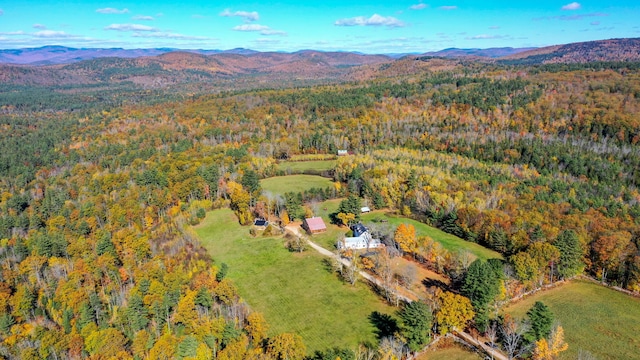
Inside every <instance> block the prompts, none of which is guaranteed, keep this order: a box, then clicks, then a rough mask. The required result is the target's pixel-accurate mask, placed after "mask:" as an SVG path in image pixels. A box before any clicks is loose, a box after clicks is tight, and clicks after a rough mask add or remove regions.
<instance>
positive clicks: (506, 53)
mask: <svg viewBox="0 0 640 360" xmlns="http://www.w3.org/2000/svg"><path fill="white" fill-rule="evenodd" d="M173 52H179V53H191V54H198V55H207V56H212V55H213V56H220V55H242V56H248V57H256V58H262V57H267V58H281V59H282V58H287V57H289V58H300V57H304V56H306V55H308V54H316V55H315V56H316V57H320V58H322V59H323V61H326V62H328V63H334V62H335V63H334V64H333V65H336V66H345V65H351V66H354V65H363V64H370V63H375V62H379V61H380V60H382V59H384V60H392V59H398V58H402V57H404V56H431V57H442V58H467V59H477V60H485V61H486V60H489V61H490V60H491V59H493V60H497V61H499V62H513V63H527V64H540V63H555V62H590V61H637V60H640V38H627V39H610V40H598V41H589V42H582V43H573V44H566V45H555V46H548V47H543V48H511V47H502V48H488V49H458V48H449V49H444V50H440V51H434V52H427V53H424V54H420V55H417V54H382V55H366V54H362V53H358V52H321V51H313V50H301V51H297V52H293V53H286V52H258V51H254V50H250V49H242V48H238V49H231V50H181V49H172V48H155V49H121V48H112V49H91V48H88V49H87V48H70V47H64V46H44V47H39V48H28V49H8V50H0V64H17V65H38V66H43V65H56V64H71V63H75V62H79V61H85V60H93V59H99V58H122V59H134V58H141V57H153V56H160V55H164V54H168V53H173ZM305 54H306V55H305ZM320 54H324V55H320ZM330 59H336V60H335V61H334V60H330ZM365 59H368V60H365ZM345 61H346V62H345ZM271 65H272V64H271Z"/></svg>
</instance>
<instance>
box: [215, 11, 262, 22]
mask: <svg viewBox="0 0 640 360" xmlns="http://www.w3.org/2000/svg"><path fill="white" fill-rule="evenodd" d="M220 16H224V17H231V16H238V17H241V18H244V20H245V21H247V22H251V21H257V20H260V15H259V14H258V12H257V11H235V12H231V10H229V9H225V10H224V11H223V12H221V13H220Z"/></svg>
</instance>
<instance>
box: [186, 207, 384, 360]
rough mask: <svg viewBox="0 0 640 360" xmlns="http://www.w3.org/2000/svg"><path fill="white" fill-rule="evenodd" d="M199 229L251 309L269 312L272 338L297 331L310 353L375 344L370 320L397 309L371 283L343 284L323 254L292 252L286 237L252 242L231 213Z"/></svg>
mask: <svg viewBox="0 0 640 360" xmlns="http://www.w3.org/2000/svg"><path fill="white" fill-rule="evenodd" d="M195 230H196V233H197V234H198V236H199V238H200V241H201V243H202V244H203V246H204V247H205V248H206V249H207V250H208V252H209V253H210V254H211V256H212V257H213V259H214V260H215V261H216V262H217V263H218V264H219V263H222V262H225V263H227V265H229V275H228V277H229V278H230V279H232V280H233V281H234V283H235V284H236V285H237V286H238V289H239V291H240V294H241V296H242V297H243V299H244V300H245V301H246V302H247V303H248V304H249V305H250V306H251V308H252V309H254V310H256V311H259V312H261V313H263V314H264V316H265V318H266V320H267V322H268V323H269V324H270V327H271V328H270V334H271V335H274V334H277V333H282V332H294V333H297V334H299V335H301V336H302V337H303V339H304V340H305V344H306V345H307V350H308V352H309V353H312V352H313V351H315V350H324V349H327V348H329V347H334V346H340V347H348V348H351V349H355V348H356V346H357V345H358V344H359V343H362V342H372V343H375V342H376V341H377V340H376V335H375V329H374V327H373V325H372V324H371V322H370V321H369V319H368V317H369V316H370V314H371V313H372V312H374V311H378V312H381V313H385V314H393V313H394V311H395V309H394V308H392V307H389V306H387V305H386V304H384V303H383V302H382V301H381V299H380V298H378V297H377V296H376V295H375V294H373V293H372V292H371V290H370V289H369V288H368V287H367V286H366V285H365V284H358V285H357V286H355V287H352V286H350V285H348V284H345V283H343V282H342V281H340V280H339V279H338V277H337V276H336V275H335V274H334V273H332V272H331V270H329V269H328V268H327V266H326V265H325V263H324V261H323V260H324V257H322V256H321V255H319V254H318V253H316V252H314V251H312V250H309V251H306V252H304V253H302V254H298V253H291V252H289V251H288V250H286V249H285V248H284V246H283V240H282V239H280V238H252V237H251V236H250V235H249V228H248V227H241V226H240V225H238V223H237V219H236V218H235V216H234V214H233V213H232V212H231V211H230V210H228V209H221V210H214V211H211V212H209V213H208V214H207V217H206V218H205V219H204V221H203V222H202V223H201V224H200V225H198V226H197V227H196V228H195Z"/></svg>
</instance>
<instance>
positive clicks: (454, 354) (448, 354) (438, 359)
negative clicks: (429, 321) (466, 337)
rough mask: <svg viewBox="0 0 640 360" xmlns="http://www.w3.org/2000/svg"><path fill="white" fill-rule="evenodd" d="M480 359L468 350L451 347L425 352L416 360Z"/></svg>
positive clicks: (456, 346) (460, 347)
mask: <svg viewBox="0 0 640 360" xmlns="http://www.w3.org/2000/svg"><path fill="white" fill-rule="evenodd" d="M481 359H482V357H481V356H480V355H479V354H477V353H474V352H473V351H471V350H469V349H465V348H464V347H462V346H459V345H453V346H450V347H447V348H445V349H437V350H435V351H427V352H426V353H424V354H422V355H420V356H419V357H417V358H416V360H481Z"/></svg>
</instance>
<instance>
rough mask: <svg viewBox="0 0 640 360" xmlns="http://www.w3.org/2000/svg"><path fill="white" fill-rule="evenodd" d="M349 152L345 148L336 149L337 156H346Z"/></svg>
mask: <svg viewBox="0 0 640 360" xmlns="http://www.w3.org/2000/svg"><path fill="white" fill-rule="evenodd" d="M347 155H349V152H348V151H347V150H338V156H347Z"/></svg>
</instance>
